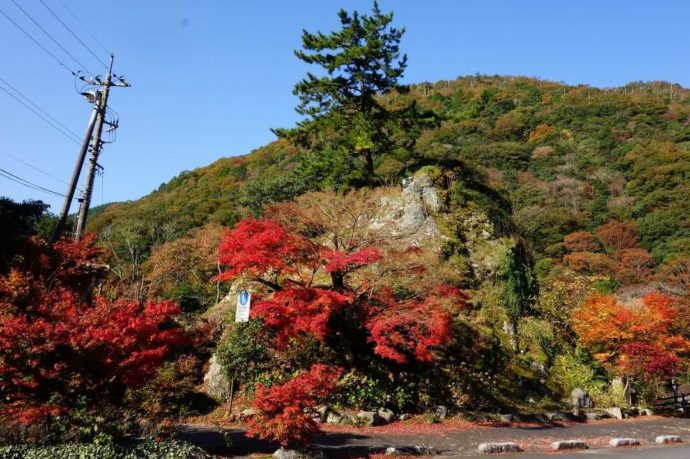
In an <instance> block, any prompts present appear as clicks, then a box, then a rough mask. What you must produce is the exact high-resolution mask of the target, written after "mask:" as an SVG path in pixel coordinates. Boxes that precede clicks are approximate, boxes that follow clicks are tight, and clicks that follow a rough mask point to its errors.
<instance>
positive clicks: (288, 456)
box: [273, 448, 323, 459]
mask: <svg viewBox="0 0 690 459" xmlns="http://www.w3.org/2000/svg"><path fill="white" fill-rule="evenodd" d="M273 457H274V459H317V458H322V457H323V455H322V454H319V453H315V452H310V451H299V450H296V449H285V448H280V449H279V450H277V451H276V452H275V453H273Z"/></svg>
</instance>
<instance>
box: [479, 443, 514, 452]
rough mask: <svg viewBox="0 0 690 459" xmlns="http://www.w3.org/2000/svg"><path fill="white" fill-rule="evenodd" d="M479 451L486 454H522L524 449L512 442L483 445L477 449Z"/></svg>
mask: <svg viewBox="0 0 690 459" xmlns="http://www.w3.org/2000/svg"><path fill="white" fill-rule="evenodd" d="M477 451H479V452H480V453H484V454H500V453H520V452H522V448H520V447H519V446H518V444H517V443H512V442H503V443H482V444H481V445H479V447H478V448H477Z"/></svg>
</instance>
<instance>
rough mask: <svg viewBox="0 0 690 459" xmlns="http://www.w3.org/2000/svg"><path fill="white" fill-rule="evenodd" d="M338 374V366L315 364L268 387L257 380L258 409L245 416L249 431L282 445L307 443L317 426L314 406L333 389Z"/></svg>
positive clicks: (256, 398) (255, 406) (339, 370)
mask: <svg viewBox="0 0 690 459" xmlns="http://www.w3.org/2000/svg"><path fill="white" fill-rule="evenodd" d="M341 374H342V370H341V369H340V368H335V367H329V366H326V365H321V364H317V365H313V366H312V367H311V368H310V369H309V371H305V372H302V373H300V374H299V375H297V376H295V377H294V378H293V379H291V380H290V381H288V382H286V383H285V384H276V385H273V386H271V387H268V388H267V387H265V386H264V385H263V384H260V383H259V384H258V385H257V389H256V395H255V397H254V401H253V406H254V408H256V410H257V413H256V414H255V415H254V416H252V417H251V418H249V420H248V424H249V430H248V435H249V436H252V437H257V438H261V439H264V440H272V441H277V442H279V443H280V444H281V445H282V446H299V445H303V444H305V443H307V442H308V440H309V438H310V437H311V436H312V435H313V434H314V433H316V432H318V430H319V429H318V425H317V424H316V421H314V417H313V415H314V410H315V408H316V406H317V405H318V404H319V403H320V402H321V401H323V400H324V399H326V398H327V397H328V396H329V395H331V394H332V393H333V391H334V389H335V386H336V384H337V382H338V378H340V376H341Z"/></svg>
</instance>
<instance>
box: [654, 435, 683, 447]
mask: <svg viewBox="0 0 690 459" xmlns="http://www.w3.org/2000/svg"><path fill="white" fill-rule="evenodd" d="M655 441H656V442H657V443H658V444H660V445H668V444H670V443H682V442H683V440H681V438H680V436H679V435H659V436H658V437H656V440H655Z"/></svg>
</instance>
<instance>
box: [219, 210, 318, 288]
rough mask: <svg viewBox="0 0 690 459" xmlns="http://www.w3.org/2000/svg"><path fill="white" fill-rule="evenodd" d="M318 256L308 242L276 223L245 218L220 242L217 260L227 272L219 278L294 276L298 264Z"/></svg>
mask: <svg viewBox="0 0 690 459" xmlns="http://www.w3.org/2000/svg"><path fill="white" fill-rule="evenodd" d="M317 254H318V251H316V250H315V248H314V246H313V245H312V244H311V243H310V242H309V241H308V240H307V239H305V238H303V237H301V236H297V235H293V234H290V233H289V232H288V231H287V230H286V229H285V228H284V227H283V226H281V225H280V224H279V223H277V222H274V221H271V220H255V219H253V218H245V219H244V220H242V221H240V222H239V223H237V225H236V226H235V228H234V229H233V230H232V231H230V232H228V233H227V234H226V235H225V237H224V238H223V240H222V241H221V243H220V247H219V248H218V255H219V260H220V262H221V263H222V264H223V265H226V266H227V267H228V269H227V270H225V271H224V272H223V273H222V274H220V275H219V276H218V278H219V279H221V280H230V279H232V278H234V277H236V276H237V275H239V274H241V273H248V274H251V275H253V276H261V275H263V274H266V273H271V274H274V275H276V276H280V275H285V274H288V273H292V274H294V273H295V271H296V269H297V265H298V264H300V263H305V262H309V261H313V260H314V259H315V258H316V255H317Z"/></svg>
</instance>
